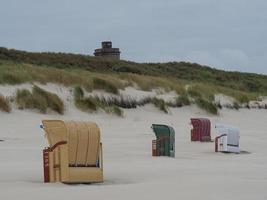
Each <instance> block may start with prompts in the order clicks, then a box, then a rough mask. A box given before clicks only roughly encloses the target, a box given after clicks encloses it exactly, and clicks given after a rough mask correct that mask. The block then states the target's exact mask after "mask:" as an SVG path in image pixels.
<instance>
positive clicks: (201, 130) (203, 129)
mask: <svg viewBox="0 0 267 200" xmlns="http://www.w3.org/2000/svg"><path fill="white" fill-rule="evenodd" d="M191 124H192V126H193V129H192V130H191V141H201V142H205V141H211V133H210V132H211V123H210V120H209V119H206V118H192V119H191Z"/></svg>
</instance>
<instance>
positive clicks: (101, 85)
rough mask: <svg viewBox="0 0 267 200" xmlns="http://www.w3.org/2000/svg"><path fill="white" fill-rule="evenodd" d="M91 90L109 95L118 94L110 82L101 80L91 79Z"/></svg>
mask: <svg viewBox="0 0 267 200" xmlns="http://www.w3.org/2000/svg"><path fill="white" fill-rule="evenodd" d="M93 88H94V89H100V90H104V91H106V92H109V93H113V94H118V93H119V90H118V88H117V87H116V86H115V85H113V84H112V83H111V82H109V81H108V80H105V79H101V78H93Z"/></svg>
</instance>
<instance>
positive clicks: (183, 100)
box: [176, 94, 191, 106]
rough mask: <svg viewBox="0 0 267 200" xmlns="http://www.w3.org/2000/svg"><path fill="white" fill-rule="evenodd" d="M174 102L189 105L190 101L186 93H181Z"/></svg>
mask: <svg viewBox="0 0 267 200" xmlns="http://www.w3.org/2000/svg"><path fill="white" fill-rule="evenodd" d="M176 104H180V105H181V106H189V105H190V104H191V102H190V100H189V98H188V96H187V95H186V94H183V95H180V96H179V97H178V98H177V99H176Z"/></svg>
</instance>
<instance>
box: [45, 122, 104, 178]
mask: <svg viewBox="0 0 267 200" xmlns="http://www.w3.org/2000/svg"><path fill="white" fill-rule="evenodd" d="M42 123H43V126H42V127H43V129H44V130H45V134H46V137H47V139H48V143H49V147H48V148H45V149H44V150H43V158H44V182H64V183H94V182H103V157H102V143H101V142H100V130H99V128H98V126H97V125H96V124H95V123H93V122H76V121H61V120H43V121H42Z"/></svg>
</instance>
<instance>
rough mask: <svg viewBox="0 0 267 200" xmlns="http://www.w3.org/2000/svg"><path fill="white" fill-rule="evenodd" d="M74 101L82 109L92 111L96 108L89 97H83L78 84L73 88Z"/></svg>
mask: <svg viewBox="0 0 267 200" xmlns="http://www.w3.org/2000/svg"><path fill="white" fill-rule="evenodd" d="M74 103H75V106H76V107H77V108H79V109H80V110H82V111H87V112H92V111H96V110H97V106H96V104H95V102H94V101H92V100H91V98H85V97H84V92H83V89H82V88H81V87H80V86H76V87H75V88H74Z"/></svg>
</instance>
